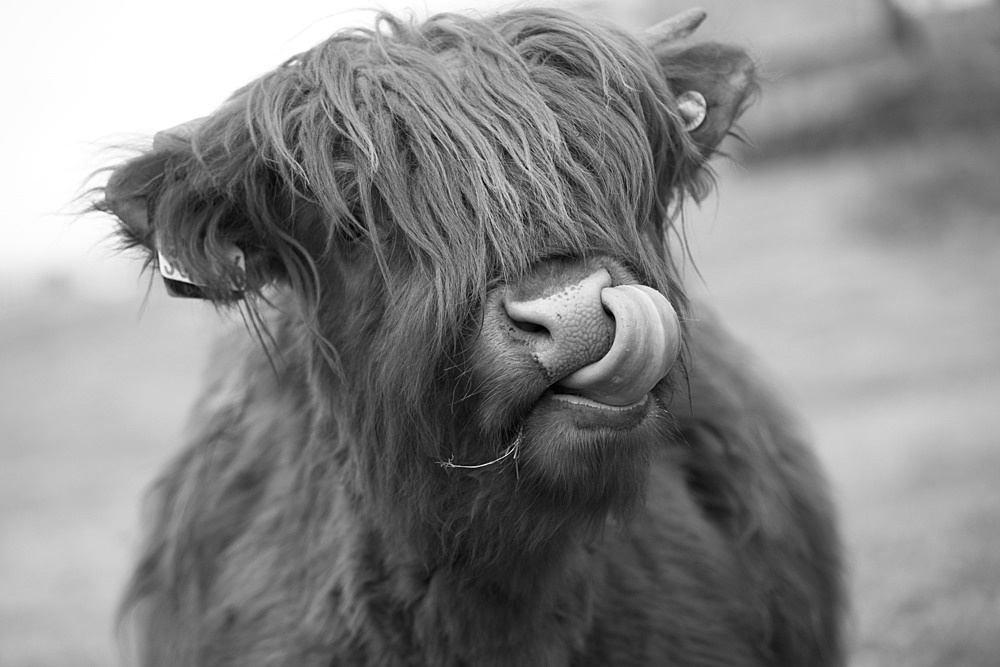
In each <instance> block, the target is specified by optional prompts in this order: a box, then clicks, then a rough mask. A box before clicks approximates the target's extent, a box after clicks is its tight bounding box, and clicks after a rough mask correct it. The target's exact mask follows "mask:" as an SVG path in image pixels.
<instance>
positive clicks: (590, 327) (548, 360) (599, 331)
mask: <svg viewBox="0 0 1000 667" xmlns="http://www.w3.org/2000/svg"><path fill="white" fill-rule="evenodd" d="M611 285H612V279H611V275H610V274H609V273H608V271H607V270H606V269H603V268H602V269H597V270H595V271H593V272H592V273H589V274H588V275H584V276H580V277H578V278H576V279H571V280H569V281H568V282H565V283H563V284H557V285H556V286H554V288H553V287H552V286H549V289H548V290H544V292H543V293H542V294H540V295H535V296H531V297H528V298H525V297H524V296H522V295H518V294H516V293H511V294H508V295H507V297H506V298H504V300H503V308H504V310H505V311H506V314H507V317H508V318H509V319H510V323H511V325H512V327H511V329H510V336H511V338H512V339H514V340H515V341H517V342H520V343H523V344H525V345H527V346H528V347H529V348H530V349H531V351H532V353H533V355H534V357H535V359H536V360H537V361H538V363H539V364H540V365H541V366H542V368H543V369H544V370H545V373H546V375H547V376H548V378H549V379H550V381H552V382H555V381H557V380H559V379H560V378H562V377H565V376H566V375H569V374H570V373H572V372H574V371H576V370H578V369H580V368H582V367H584V366H587V365H588V364H591V363H593V362H595V361H597V360H599V359H601V358H602V357H603V356H604V355H605V354H607V352H608V350H610V349H611V345H612V343H613V341H614V335H615V320H614V317H613V316H612V315H611V313H609V312H608V311H607V310H605V308H604V304H603V302H602V301H601V292H602V291H603V290H604V289H606V288H608V287H611Z"/></svg>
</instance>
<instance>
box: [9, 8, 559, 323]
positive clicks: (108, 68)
mask: <svg viewBox="0 0 1000 667" xmlns="http://www.w3.org/2000/svg"><path fill="white" fill-rule="evenodd" d="M511 4H514V3H511V2H499V1H497V0H491V1H490V2H477V1H476V0H382V2H373V1H372V0H348V1H346V2H345V1H344V0H325V1H319V0H288V1H286V2H277V3H276V2H273V0H272V1H270V2H261V1H258V0H249V1H243V2H211V1H206V0H201V1H196V0H175V1H172V2H170V3H159V2H157V3H153V2H136V1H135V0H131V1H126V0H87V1H85V2H77V1H69V0H63V1H59V0H57V1H55V2H44V1H41V2H16V1H15V2H5V3H3V4H2V5H0V80H2V82H3V85H4V87H5V94H4V95H3V98H2V99H3V102H2V105H0V147H2V149H0V150H2V155H3V158H4V159H2V160H0V193H2V201H3V209H2V210H3V213H2V215H0V296H2V295H3V294H5V293H6V294H11V293H13V294H15V295H16V294H25V293H30V289H31V287H32V285H34V284H35V283H37V281H38V280H39V277H40V276H44V275H47V274H51V273H53V272H55V273H57V274H62V275H65V276H67V277H69V278H70V279H71V280H72V281H73V282H74V283H79V284H80V285H82V286H83V287H84V288H85V289H88V290H89V289H93V288H94V285H96V286H97V289H98V290H101V289H105V287H106V286H107V285H108V284H109V283H112V282H114V283H115V284H116V285H117V282H120V281H121V278H120V276H121V275H122V271H123V268H124V267H127V270H128V271H130V272H134V273H137V265H133V264H129V263H127V262H125V261H124V260H122V259H121V258H112V257H111V256H112V254H113V253H111V252H110V250H108V249H107V244H104V243H102V240H103V239H105V238H106V237H107V235H108V233H109V231H110V229H111V225H110V222H109V221H108V220H107V219H105V218H102V217H85V218H78V217H76V216H74V215H73V213H74V211H75V208H74V207H75V206H76V205H75V204H74V201H73V199H74V197H75V196H77V195H78V194H79V193H80V192H82V186H83V184H84V181H85V179H86V176H87V175H88V174H89V173H91V172H93V171H94V170H96V169H98V168H100V167H102V166H106V165H107V164H108V163H109V162H114V158H115V155H116V154H115V153H114V152H113V151H110V147H112V146H115V145H120V144H122V143H129V142H132V143H134V142H136V141H142V140H144V139H145V140H147V141H148V138H149V137H150V136H151V135H152V134H153V133H154V132H156V131H158V130H161V129H164V128H168V127H171V126H173V125H176V124H178V123H180V122H183V121H185V120H188V119H190V118H195V117H198V116H203V115H205V114H206V113H207V112H209V111H211V110H212V109H214V108H215V107H216V106H217V105H218V104H219V103H220V102H222V101H223V100H224V99H225V98H226V97H227V96H228V94H229V93H230V92H231V91H233V90H235V89H236V88H238V87H240V86H242V85H243V84H245V83H247V82H248V81H250V80H251V79H253V78H255V77H257V76H259V75H260V74H263V73H264V72H266V71H268V70H270V69H272V68H274V67H275V66H277V65H278V64H280V63H281V62H282V61H283V60H285V59H286V58H287V57H289V56H291V55H293V54H295V53H297V52H299V51H302V50H304V49H306V48H309V47H311V46H313V45H314V44H316V43H318V42H319V41H321V40H322V39H324V38H325V37H327V36H328V35H329V34H330V33H332V32H334V31H335V30H337V29H338V28H341V27H344V26H347V25H370V24H371V14H370V12H368V11H361V10H358V9H354V8H358V7H361V8H369V9H370V8H372V7H381V8H385V9H388V10H390V11H394V12H405V11H407V10H408V9H411V8H412V9H413V10H414V11H415V12H416V13H417V15H418V16H421V15H426V14H427V13H428V12H435V11H442V10H453V9H465V8H468V7H474V8H475V9H476V10H487V9H488V8H489V7H491V6H492V7H496V6H509V5H511ZM521 4H524V3H521ZM550 4H552V3H550ZM564 4H565V3H564ZM121 289H122V290H124V291H126V292H133V291H134V290H135V280H134V279H130V280H129V281H128V282H127V284H123V285H122V286H121ZM2 303H3V302H2V301H0V305H2Z"/></svg>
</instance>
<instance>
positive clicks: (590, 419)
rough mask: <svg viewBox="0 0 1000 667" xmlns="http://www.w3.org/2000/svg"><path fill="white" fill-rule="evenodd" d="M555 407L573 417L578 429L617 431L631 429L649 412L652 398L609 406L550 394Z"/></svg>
mask: <svg viewBox="0 0 1000 667" xmlns="http://www.w3.org/2000/svg"><path fill="white" fill-rule="evenodd" d="M549 399H550V400H551V402H552V404H553V407H554V408H555V409H557V410H561V411H566V412H568V413H569V414H570V415H572V420H573V423H574V425H575V426H576V427H577V428H581V429H600V428H605V429H607V428H610V429H616V430H622V429H630V428H633V427H635V426H636V425H638V424H639V422H641V421H642V419H643V417H645V416H646V414H647V413H648V412H649V408H650V403H651V400H652V399H651V398H650V396H649V394H646V395H645V396H644V397H643V398H642V399H641V400H639V401H637V402H635V403H632V404H631V405H621V406H619V405H608V404H606V403H598V402H597V401H592V400H590V399H589V398H584V397H583V396H575V395H573V394H549Z"/></svg>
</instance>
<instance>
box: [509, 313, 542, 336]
mask: <svg viewBox="0 0 1000 667" xmlns="http://www.w3.org/2000/svg"><path fill="white" fill-rule="evenodd" d="M507 317H508V318H509V319H510V321H511V323H512V324H513V325H514V327H516V328H517V329H520V330H521V331H523V332H524V333H527V334H532V335H541V336H550V337H551V336H552V333H551V332H550V331H549V330H548V329H547V328H546V327H545V326H543V325H541V324H539V323H537V322H531V321H530V320H519V319H517V318H516V317H511V315H510V313H509V312H508V313H507Z"/></svg>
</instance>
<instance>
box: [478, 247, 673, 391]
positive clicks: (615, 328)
mask: <svg viewBox="0 0 1000 667" xmlns="http://www.w3.org/2000/svg"><path fill="white" fill-rule="evenodd" d="M612 272H614V273H615V277H612ZM622 273H623V271H622V270H621V269H619V268H618V267H615V268H614V269H613V271H609V270H608V269H607V268H605V267H603V266H593V265H588V264H586V263H574V262H562V261H555V262H547V263H544V264H541V265H539V266H537V267H535V268H534V270H533V271H532V272H531V273H530V274H529V275H528V276H526V277H525V278H524V280H523V281H521V282H520V283H518V284H516V285H508V286H506V287H505V288H504V289H503V290H502V292H501V294H500V295H499V297H498V298H495V299H491V300H490V303H489V304H488V312H487V324H489V321H490V319H491V318H492V319H494V320H497V321H498V322H499V323H500V324H501V327H500V328H501V330H502V336H501V340H499V341H496V343H497V344H498V345H499V346H500V347H501V348H503V347H508V348H512V349H514V350H521V351H525V352H526V353H528V354H530V355H531V357H532V358H533V359H534V360H535V362H537V364H538V365H539V366H540V367H541V369H542V371H543V372H544V373H545V376H546V379H547V380H548V383H549V385H550V386H553V385H554V389H556V390H557V391H560V392H564V393H566V392H569V393H575V394H579V395H581V396H583V397H585V398H589V399H592V400H594V401H597V402H600V403H605V404H608V405H630V404H632V403H635V402H637V401H639V400H641V399H642V398H643V397H645V395H646V394H647V393H648V392H649V391H650V390H651V389H652V388H653V386H655V385H656V383H657V382H659V381H660V380H661V379H662V378H663V376H664V375H666V373H667V371H668V370H669V369H670V367H671V366H672V365H673V362H674V360H675V359H676V357H677V354H678V352H679V349H680V327H679V324H678V322H677V316H676V314H675V312H674V310H673V308H672V307H671V305H670V303H669V301H668V300H667V298H666V297H665V296H663V295H662V294H661V293H660V292H657V291H656V290H654V289H653V288H651V287H647V286H643V285H631V284H616V282H617V281H616V278H618V279H619V280H620V279H621V276H622ZM496 352H498V353H502V354H501V355H500V356H506V353H508V352H510V350H502V349H499V350H496Z"/></svg>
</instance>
